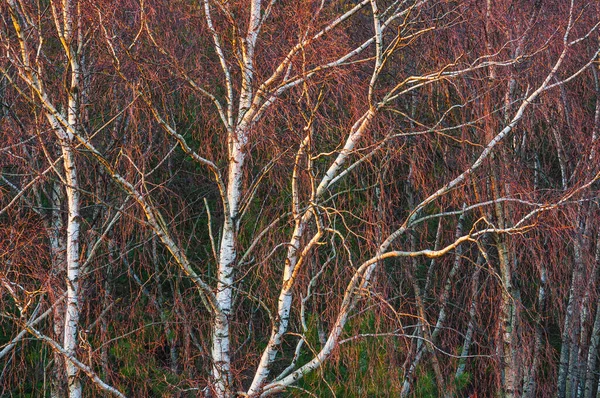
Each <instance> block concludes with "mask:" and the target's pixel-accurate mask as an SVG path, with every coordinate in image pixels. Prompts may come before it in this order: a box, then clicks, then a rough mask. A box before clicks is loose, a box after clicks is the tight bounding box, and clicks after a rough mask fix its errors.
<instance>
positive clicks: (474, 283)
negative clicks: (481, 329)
mask: <svg viewBox="0 0 600 398" xmlns="http://www.w3.org/2000/svg"><path fill="white" fill-rule="evenodd" d="M483 261H484V258H483V256H482V255H481V254H480V255H479V256H478V258H477V265H476V267H475V272H473V277H472V278H471V306H470V307H469V325H468V326H467V332H466V333H465V340H464V342H463V347H462V350H461V352H460V356H461V358H460V360H459V362H458V367H457V369H456V374H455V375H454V378H455V379H459V378H460V377H461V376H462V375H463V373H464V372H465V368H466V366H467V356H468V355H469V352H470V350H471V344H472V342H473V333H474V332H475V315H476V314H477V296H478V293H479V274H480V273H481V266H482V265H483Z"/></svg>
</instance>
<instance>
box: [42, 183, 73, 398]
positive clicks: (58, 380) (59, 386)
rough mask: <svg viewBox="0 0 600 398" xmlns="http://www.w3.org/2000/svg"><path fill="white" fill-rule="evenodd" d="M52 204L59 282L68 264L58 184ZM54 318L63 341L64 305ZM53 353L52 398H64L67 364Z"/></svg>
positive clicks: (54, 262)
mask: <svg viewBox="0 0 600 398" xmlns="http://www.w3.org/2000/svg"><path fill="white" fill-rule="evenodd" d="M51 191H52V192H51V198H50V199H51V203H52V214H51V215H50V228H49V231H50V232H49V234H50V249H51V259H52V274H53V277H54V278H56V279H57V280H58V279H60V280H62V278H63V275H64V272H63V269H64V268H63V267H64V266H65V264H66V260H65V243H64V237H63V236H62V228H63V219H62V214H61V211H62V204H63V202H64V193H63V190H62V186H60V185H59V184H58V183H56V182H55V183H54V184H52V187H51ZM40 207H41V203H40ZM57 288H58V287H57ZM61 294H62V291H61V290H59V291H57V292H55V294H54V296H55V297H59V296H60V295H61ZM52 318H53V333H54V339H55V340H56V341H61V340H62V339H63V333H64V326H65V311H64V307H63V306H62V305H56V306H54V309H53V310H52ZM52 352H53V356H54V358H53V364H52V377H51V382H50V396H51V397H52V398H62V397H64V396H65V395H66V394H67V382H66V379H65V373H64V372H65V370H64V369H65V362H64V358H63V356H62V354H60V353H59V352H57V351H52Z"/></svg>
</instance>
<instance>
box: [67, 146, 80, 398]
mask: <svg viewBox="0 0 600 398" xmlns="http://www.w3.org/2000/svg"><path fill="white" fill-rule="evenodd" d="M69 144H70V143H63V158H64V165H65V174H66V176H65V177H66V182H67V187H66V189H67V205H68V221H67V310H66V313H65V331H64V333H65V334H64V341H63V347H64V349H65V351H66V352H67V353H68V354H69V355H72V356H76V349H77V334H78V332H77V329H78V324H79V305H80V303H79V266H80V264H79V227H80V223H79V191H78V181H77V168H76V166H75V159H74V156H73V152H72V149H71V147H70V146H69ZM66 369H67V378H68V384H69V397H70V398H79V397H81V381H80V380H79V378H78V377H77V373H78V369H77V367H76V366H75V365H74V364H73V363H72V362H71V361H70V360H68V359H67V361H66Z"/></svg>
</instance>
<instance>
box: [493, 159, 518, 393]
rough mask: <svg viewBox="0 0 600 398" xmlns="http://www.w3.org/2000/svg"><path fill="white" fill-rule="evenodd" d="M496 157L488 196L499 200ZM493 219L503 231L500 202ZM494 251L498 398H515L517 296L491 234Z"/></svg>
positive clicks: (502, 240)
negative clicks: (497, 277)
mask: <svg viewBox="0 0 600 398" xmlns="http://www.w3.org/2000/svg"><path fill="white" fill-rule="evenodd" d="M495 164H496V157H492V172H491V176H490V180H491V186H492V194H493V197H494V199H498V198H500V190H499V187H498V176H497V174H498V173H497V170H496V167H495ZM494 210H495V215H496V220H497V222H498V226H499V227H500V228H505V225H506V222H505V218H504V209H503V207H502V204H501V203H500V202H496V203H495V208H494ZM494 239H495V241H496V248H497V251H498V262H499V268H500V276H501V278H502V285H503V286H502V287H501V288H502V296H501V304H500V319H499V321H500V328H499V337H500V342H499V347H498V353H499V355H500V356H501V358H502V394H503V396H504V397H506V398H510V397H514V396H515V395H516V394H517V395H518V388H519V384H520V380H518V379H519V377H518V370H519V364H518V347H517V345H518V344H517V341H516V338H517V319H518V314H517V311H518V308H517V306H516V305H515V301H517V298H516V297H515V296H516V295H517V294H516V293H517V292H516V291H515V289H513V280H512V264H511V259H510V255H509V250H508V244H507V242H506V237H505V236H502V235H498V234H495V235H494Z"/></svg>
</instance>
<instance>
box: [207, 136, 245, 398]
mask: <svg viewBox="0 0 600 398" xmlns="http://www.w3.org/2000/svg"><path fill="white" fill-rule="evenodd" d="M247 133H248V132H247V131H245V130H244V129H243V128H240V129H238V130H236V132H235V134H234V135H233V136H232V137H230V142H229V151H230V162H229V175H228V184H227V202H228V206H229V209H228V210H229V214H226V216H225V222H224V225H223V236H222V237H221V247H220V251H219V268H218V275H217V278H218V283H217V292H216V298H217V304H218V306H219V310H220V311H219V313H218V314H217V315H216V316H215V319H214V323H213V331H212V361H213V368H212V376H213V388H214V391H215V394H216V396H217V397H226V396H230V395H231V385H230V383H231V380H230V369H231V358H230V338H229V318H230V315H231V306H232V293H233V290H232V283H233V272H234V269H233V267H234V264H235V261H236V256H237V247H236V246H237V245H236V238H237V237H236V225H237V222H238V220H237V218H238V207H239V203H240V199H241V189H242V179H243V165H244V160H245V153H244V146H245V143H246V140H247Z"/></svg>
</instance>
